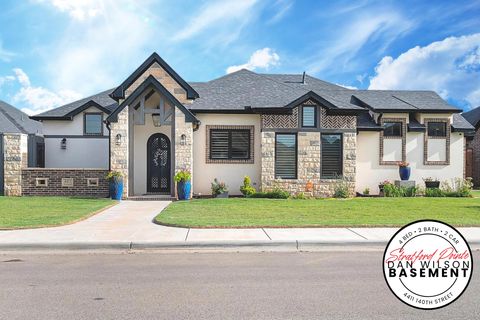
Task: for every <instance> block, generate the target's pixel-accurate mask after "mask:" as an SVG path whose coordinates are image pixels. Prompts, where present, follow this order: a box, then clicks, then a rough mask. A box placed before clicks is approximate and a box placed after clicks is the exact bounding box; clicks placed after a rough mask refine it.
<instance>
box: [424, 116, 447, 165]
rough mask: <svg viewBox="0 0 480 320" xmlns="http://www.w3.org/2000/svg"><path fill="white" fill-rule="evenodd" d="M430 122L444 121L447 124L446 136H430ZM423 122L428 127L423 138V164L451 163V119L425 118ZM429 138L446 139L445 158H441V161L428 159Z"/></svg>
mask: <svg viewBox="0 0 480 320" xmlns="http://www.w3.org/2000/svg"><path fill="white" fill-rule="evenodd" d="M430 122H444V123H445V126H446V128H445V129H446V132H445V133H446V134H447V135H446V136H445V137H437V136H429V135H428V124H429V123H430ZM423 123H424V124H425V126H426V127H427V130H426V132H425V133H424V134H423V137H424V140H423V164H424V165H426V166H436V165H439V166H448V165H450V136H451V134H450V133H451V131H452V127H451V124H450V121H449V120H448V119H446V118H424V119H423ZM429 140H445V156H446V158H445V160H440V161H436V160H434V161H431V160H428V141H429Z"/></svg>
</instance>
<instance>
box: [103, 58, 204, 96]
mask: <svg viewBox="0 0 480 320" xmlns="http://www.w3.org/2000/svg"><path fill="white" fill-rule="evenodd" d="M154 63H158V64H159V65H160V66H161V67H162V68H163V70H165V71H166V72H167V73H168V74H169V75H170V76H171V77H172V78H173V79H174V80H175V81H176V82H177V83H178V84H179V85H180V86H181V87H182V88H183V89H185V91H187V99H195V98H198V93H197V92H196V91H195V89H193V88H192V87H191V86H190V85H189V84H188V83H187V82H186V81H185V80H183V78H182V77H180V76H179V75H178V73H176V72H175V70H173V69H172V67H170V66H169V65H168V64H167V63H166V62H165V60H163V59H162V58H161V57H160V56H159V55H158V54H157V53H156V52H154V53H152V55H151V56H150V57H148V58H147V60H145V61H144V62H143V63H142V64H141V65H140V67H138V68H137V69H136V70H135V71H134V72H133V73H132V74H131V75H130V76H129V77H128V78H127V79H126V80H125V81H123V82H122V84H121V85H119V86H118V87H117V88H115V90H113V92H112V93H111V94H110V96H111V97H112V98H113V99H115V100H116V101H118V100H119V99H123V98H125V90H126V89H127V88H128V87H130V86H131V85H132V83H134V82H135V80H137V79H138V78H139V77H140V76H141V75H142V74H144V73H145V71H147V70H148V68H150V67H151V66H152V64H154Z"/></svg>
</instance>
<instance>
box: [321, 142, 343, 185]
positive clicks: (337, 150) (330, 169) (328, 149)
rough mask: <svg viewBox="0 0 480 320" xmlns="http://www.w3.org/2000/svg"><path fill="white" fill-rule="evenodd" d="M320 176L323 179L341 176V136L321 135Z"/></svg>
mask: <svg viewBox="0 0 480 320" xmlns="http://www.w3.org/2000/svg"><path fill="white" fill-rule="evenodd" d="M321 140H322V149H321V158H322V163H321V166H322V174H321V177H322V178H324V179H336V178H340V177H341V176H342V174H343V154H342V145H343V143H342V135H341V134H322V138H321Z"/></svg>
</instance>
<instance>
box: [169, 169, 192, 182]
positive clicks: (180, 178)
mask: <svg viewBox="0 0 480 320" xmlns="http://www.w3.org/2000/svg"><path fill="white" fill-rule="evenodd" d="M191 178H192V175H191V174H190V171H186V170H181V171H178V172H177V174H175V177H173V179H174V180H175V182H187V181H190V179H191Z"/></svg>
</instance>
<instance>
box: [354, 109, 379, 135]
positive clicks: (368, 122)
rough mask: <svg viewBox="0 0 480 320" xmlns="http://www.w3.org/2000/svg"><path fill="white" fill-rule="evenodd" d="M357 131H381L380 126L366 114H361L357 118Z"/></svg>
mask: <svg viewBox="0 0 480 320" xmlns="http://www.w3.org/2000/svg"><path fill="white" fill-rule="evenodd" d="M357 129H358V130H362V131H381V130H383V128H382V126H380V125H379V124H377V123H376V122H375V120H373V118H372V117H371V115H370V114H369V113H368V112H362V113H361V114H359V115H358V116H357Z"/></svg>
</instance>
